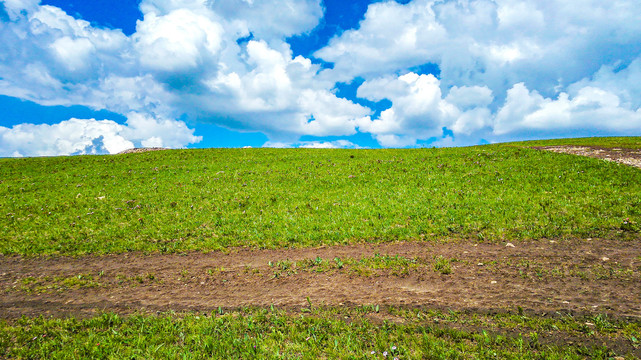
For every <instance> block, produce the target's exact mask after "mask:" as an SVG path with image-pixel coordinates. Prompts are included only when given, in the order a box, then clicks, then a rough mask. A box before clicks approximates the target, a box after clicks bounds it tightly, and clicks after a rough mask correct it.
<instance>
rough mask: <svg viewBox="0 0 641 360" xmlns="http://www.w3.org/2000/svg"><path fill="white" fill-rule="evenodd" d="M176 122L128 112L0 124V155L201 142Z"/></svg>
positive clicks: (92, 151) (103, 151) (89, 151)
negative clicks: (117, 116)
mask: <svg viewBox="0 0 641 360" xmlns="http://www.w3.org/2000/svg"><path fill="white" fill-rule="evenodd" d="M193 132H194V131H193V130H191V129H189V128H187V126H186V125H185V124H184V123H182V122H179V121H174V120H167V119H153V118H148V117H145V116H143V115H140V114H136V113H131V114H129V118H128V119H127V123H126V124H124V125H121V124H118V123H116V122H115V121H111V120H95V119H69V120H66V121H62V122H60V123H58V124H53V125H48V124H38V125H36V124H19V125H15V126H13V127H11V128H7V127H2V126H0V156H53V155H71V154H115V153H118V152H120V151H123V150H126V149H130V148H133V147H139V146H151V147H170V148H181V147H185V146H186V145H187V144H189V143H195V142H198V141H200V140H201V139H200V137H197V136H194V135H193Z"/></svg>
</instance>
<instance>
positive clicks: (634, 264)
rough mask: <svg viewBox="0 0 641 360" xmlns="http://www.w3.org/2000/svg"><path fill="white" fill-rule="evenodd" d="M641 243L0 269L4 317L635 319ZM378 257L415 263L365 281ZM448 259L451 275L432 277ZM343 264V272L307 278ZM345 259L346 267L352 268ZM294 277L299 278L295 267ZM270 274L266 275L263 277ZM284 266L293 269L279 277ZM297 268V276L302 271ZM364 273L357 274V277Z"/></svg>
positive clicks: (9, 264)
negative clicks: (355, 314) (375, 311)
mask: <svg viewBox="0 0 641 360" xmlns="http://www.w3.org/2000/svg"><path fill="white" fill-rule="evenodd" d="M640 245H641V239H636V240H631V241H630V240H628V241H620V240H612V239H591V240H581V239H574V240H557V241H549V240H539V241H533V242H523V243H515V246H514V247H510V246H506V244H505V243H495V244H490V243H475V242H451V243H428V242H404V243H389V244H377V245H371V244H359V245H350V246H337V247H324V248H315V249H289V250H247V249H234V250H232V251H230V252H228V253H222V252H212V253H208V254H204V253H188V254H171V255H160V254H155V255H143V254H132V253H129V254H121V255H109V256H86V257H77V258H68V257H49V258H21V257H0V289H1V290H2V291H3V295H2V297H0V317H2V318H5V319H12V318H17V317H20V316H22V315H27V316H37V315H40V314H43V315H52V316H60V315H74V316H91V315H93V314H95V313H97V312H101V311H115V312H119V313H132V312H143V313H144V312H155V311H166V310H174V311H183V310H189V311H203V312H210V311H215V310H217V309H218V308H219V307H221V308H225V309H232V308H240V307H250V306H258V307H269V306H271V305H274V306H278V307H284V308H301V307H304V306H307V305H308V303H307V298H309V299H310V301H312V302H313V303H314V304H318V305H328V306H358V305H372V304H379V305H381V306H384V305H396V306H407V307H428V308H434V309H452V310H464V311H478V312H486V311H511V310H514V309H515V308H517V307H521V308H523V309H525V310H526V311H530V312H534V313H553V312H556V311H563V312H570V313H576V314H582V313H587V314H592V313H607V314H610V315H612V316H615V317H633V318H639V317H641V300H640V299H641V250H640V249H641V246H640ZM375 254H381V255H392V256H395V255H398V256H399V257H401V258H402V259H403V258H405V259H413V260H414V261H416V263H415V264H414V265H411V266H409V267H403V266H400V265H399V266H397V265H394V264H395V263H393V260H392V263H391V264H392V265H393V266H390V267H388V268H383V269H372V268H367V267H363V266H361V265H357V264H358V262H357V260H358V259H362V258H365V259H371V258H372V257H374V256H375ZM439 256H441V257H443V258H444V259H448V260H449V261H450V262H449V263H450V265H451V273H450V274H443V273H441V272H440V271H436V270H435V269H434V263H435V262H436V261H437V260H436V259H438V257H439ZM316 258H321V259H324V260H325V261H327V263H328V264H334V263H333V261H334V260H333V259H335V258H340V259H342V261H345V262H346V265H345V266H344V267H343V268H340V269H339V268H337V267H336V266H334V267H326V268H317V267H313V266H307V267H306V266H305V265H304V264H311V262H312V261H313V259H316ZM350 259H354V260H351V262H350ZM297 261H298V262H299V263H298V266H295V264H296V262H297ZM270 262H271V266H270ZM279 262H281V263H280V264H289V266H290V268H289V269H287V270H282V269H280V268H279V265H277V264H279ZM301 264H303V265H301ZM359 266H360V267H359Z"/></svg>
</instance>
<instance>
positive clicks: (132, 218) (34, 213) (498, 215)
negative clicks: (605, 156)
mask: <svg viewBox="0 0 641 360" xmlns="http://www.w3.org/2000/svg"><path fill="white" fill-rule="evenodd" d="M626 139H633V140H630V141H633V142H634V141H636V142H639V141H640V140H639V139H640V138H626ZM634 139H636V140H634ZM568 141H569V140H568ZM600 141H601V140H600ZM604 141H605V140H602V141H601V142H604ZM608 141H609V140H608ZM640 183H641V171H639V169H636V168H632V167H628V166H624V165H619V164H614V163H606V162H603V161H600V160H596V159H590V158H583V157H577V156H571V155H566V154H555V153H550V152H542V151H537V150H531V149H526V148H518V147H514V146H505V145H492V146H481V147H469V148H452V149H413V150H313V149H200V150H175V151H160V152H149V153H142V154H128V155H115V156H75V157H56V158H27V159H0V253H2V254H20V255H27V256H30V255H38V254H64V255H81V254H87V253H94V254H105V253H120V252H128V251H144V252H175V251H187V250H205V251H207V250H222V249H226V248H229V247H231V246H246V247H252V248H282V247H308V246H320V245H334V244H345V243H357V242H386V241H394V240H432V239H451V238H454V239H456V238H472V239H478V240H480V241H499V240H502V239H510V240H511V241H512V240H518V239H536V238H542V237H546V238H561V237H598V236H604V235H609V234H612V233H618V234H621V235H623V236H638V234H639V224H640V222H641V187H639V186H638V184H640Z"/></svg>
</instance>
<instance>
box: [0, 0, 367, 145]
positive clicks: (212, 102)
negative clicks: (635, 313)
mask: <svg viewBox="0 0 641 360" xmlns="http://www.w3.org/2000/svg"><path fill="white" fill-rule="evenodd" d="M21 6H22V7H24V8H23V9H22V10H23V11H18V10H16V11H17V12H16V14H18V15H16V16H17V17H18V18H17V20H16V21H15V22H12V23H7V24H5V25H4V26H3V27H2V28H0V39H1V40H5V41H2V44H5V45H4V46H3V45H2V44H0V50H5V49H6V50H7V51H9V52H10V54H9V55H8V56H6V57H5V59H2V60H3V61H1V62H0V94H3V95H9V96H14V97H19V98H22V99H27V100H31V101H34V102H37V103H39V104H43V105H86V106H89V107H92V108H95V109H107V110H111V111H115V112H118V113H121V114H127V113H129V112H132V111H133V112H137V113H141V114H146V116H148V117H153V118H156V117H161V118H174V119H175V118H180V117H183V116H187V117H191V118H193V119H198V120H200V121H209V122H215V123H216V124H218V125H221V126H225V127H227V128H231V129H239V130H247V129H250V130H253V131H262V132H264V133H266V134H268V136H269V137H270V138H271V139H272V140H274V141H283V140H285V141H292V140H295V139H297V138H298V137H300V136H301V135H317V136H326V135H351V134H354V133H355V132H356V122H357V121H358V120H359V119H361V118H363V117H366V116H367V115H369V114H370V113H371V110H370V109H368V108H365V107H363V106H360V105H357V104H355V103H353V102H352V101H350V100H347V99H341V98H338V97H336V96H335V94H334V93H333V92H332V88H333V86H334V82H333V81H323V80H321V79H318V77H317V73H318V71H319V70H320V66H319V65H317V64H313V63H312V62H311V61H310V60H309V59H307V58H304V57H302V56H293V55H292V52H291V49H290V48H289V45H288V44H287V43H286V42H285V41H284V37H286V36H290V35H292V34H299V33H301V32H304V31H308V30H311V29H312V28H313V27H314V26H315V25H316V24H317V23H318V20H319V19H320V18H321V17H322V7H321V6H320V1H318V0H316V1H312V0H287V1H286V2H282V1H271V0H263V1H243V0H238V1H227V2H210V1H201V0H146V1H143V2H142V3H141V5H140V8H141V10H142V12H143V13H144V18H143V19H142V20H140V21H138V23H137V26H136V33H134V34H133V35H132V36H131V37H127V36H125V35H124V34H123V33H122V32H121V31H119V30H107V29H97V28H93V27H91V26H90V24H89V23H88V22H86V21H83V20H78V19H74V18H73V17H71V16H69V15H68V14H66V13H64V12H63V11H62V10H60V9H58V8H56V7H52V6H33V7H28V8H27V7H25V5H16V9H18V8H20V7H21ZM274 8H278V9H279V11H277V12H274V11H271V10H273V9H274ZM269 9H271V10H270V11H268V10H269ZM266 13H270V14H272V15H273V16H265V14H266ZM251 37H256V39H255V40H252V39H251ZM245 38H246V39H245ZM243 39H245V40H243ZM240 40H243V41H240ZM8 44H11V46H9V45H8ZM0 56H2V55H0ZM25 79H26V81H24V80H25ZM156 125H158V124H156Z"/></svg>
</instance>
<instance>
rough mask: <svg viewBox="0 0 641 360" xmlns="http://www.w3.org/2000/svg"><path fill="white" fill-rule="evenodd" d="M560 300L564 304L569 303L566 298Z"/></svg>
mask: <svg viewBox="0 0 641 360" xmlns="http://www.w3.org/2000/svg"><path fill="white" fill-rule="evenodd" d="M561 302H562V303H564V304H569V303H570V302H569V301H566V300H563V301H561Z"/></svg>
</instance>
